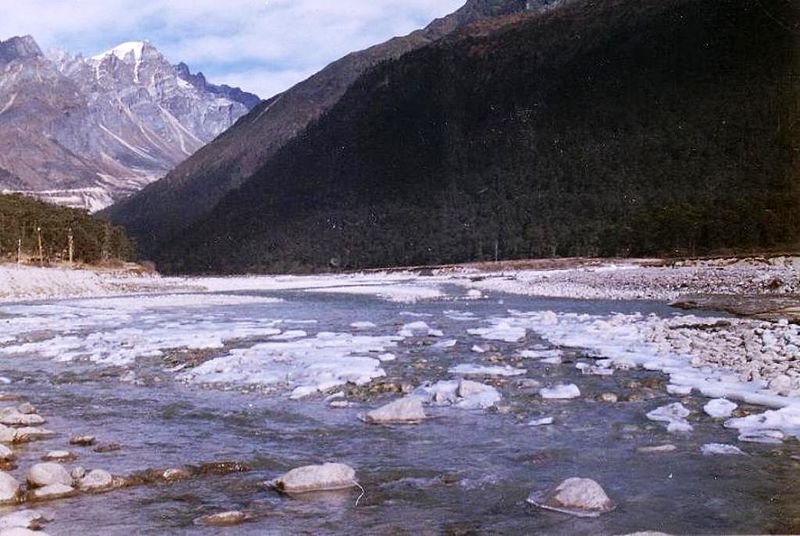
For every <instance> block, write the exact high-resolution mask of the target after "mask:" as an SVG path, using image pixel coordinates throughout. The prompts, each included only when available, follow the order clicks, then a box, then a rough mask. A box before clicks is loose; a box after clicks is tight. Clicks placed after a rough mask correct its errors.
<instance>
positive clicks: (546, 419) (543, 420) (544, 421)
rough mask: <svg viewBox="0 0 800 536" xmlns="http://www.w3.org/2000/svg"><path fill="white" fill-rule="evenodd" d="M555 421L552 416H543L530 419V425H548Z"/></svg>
mask: <svg viewBox="0 0 800 536" xmlns="http://www.w3.org/2000/svg"><path fill="white" fill-rule="evenodd" d="M553 422H555V421H554V420H553V418H552V417H542V418H541V419H533V420H531V421H528V426H547V425H550V424H553Z"/></svg>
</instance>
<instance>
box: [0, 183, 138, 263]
mask: <svg viewBox="0 0 800 536" xmlns="http://www.w3.org/2000/svg"><path fill="white" fill-rule="evenodd" d="M37 229H39V231H37ZM70 230H71V234H72V244H73V260H74V261H75V262H80V263H86V264H97V263H100V262H103V261H116V260H130V259H132V258H133V257H134V246H133V243H132V242H131V241H130V240H129V239H128V237H127V235H126V233H125V230H124V229H122V228H121V227H117V226H113V225H110V224H109V223H107V222H105V221H103V220H100V219H98V218H95V217H92V216H90V215H89V214H88V213H87V212H86V211H85V210H78V209H74V208H67V207H60V206H56V205H51V204H48V203H44V202H42V201H37V200H35V199H31V198H28V197H24V196H22V195H18V194H15V195H0V259H2V260H6V261H16V260H17V248H18V246H21V253H22V260H23V262H31V263H36V264H38V263H39V262H40V260H41V262H42V263H46V264H49V263H55V262H63V261H67V260H69V236H70ZM40 235H41V242H42V254H43V255H42V256H43V257H44V258H43V259H40V256H39V236H40ZM20 240H21V244H20V242H19V241H20Z"/></svg>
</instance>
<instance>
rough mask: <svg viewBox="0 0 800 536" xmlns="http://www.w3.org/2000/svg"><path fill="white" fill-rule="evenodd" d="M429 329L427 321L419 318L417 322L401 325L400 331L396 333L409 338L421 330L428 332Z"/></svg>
mask: <svg viewBox="0 0 800 536" xmlns="http://www.w3.org/2000/svg"><path fill="white" fill-rule="evenodd" d="M430 329H431V327H430V326H429V325H428V324H427V323H425V322H423V321H421V320H420V321H418V322H410V323H408V324H405V325H403V327H402V328H400V331H399V332H398V333H397V334H398V335H399V336H401V337H404V338H409V337H413V336H414V335H417V334H419V333H421V332H425V333H428V332H429V331H430Z"/></svg>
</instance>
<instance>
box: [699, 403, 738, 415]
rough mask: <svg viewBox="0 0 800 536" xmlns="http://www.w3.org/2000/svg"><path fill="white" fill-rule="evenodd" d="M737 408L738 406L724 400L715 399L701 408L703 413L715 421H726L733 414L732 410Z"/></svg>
mask: <svg viewBox="0 0 800 536" xmlns="http://www.w3.org/2000/svg"><path fill="white" fill-rule="evenodd" d="M737 407H739V406H737V405H736V404H734V403H733V402H731V401H730V400H725V399H724V398H715V399H714V400H711V401H709V402H708V403H707V404H706V405H705V406H703V411H705V412H706V413H707V414H708V415H710V416H711V417H714V418H715V419H727V418H728V417H730V416H731V415H732V414H733V410H735V409H736V408H737Z"/></svg>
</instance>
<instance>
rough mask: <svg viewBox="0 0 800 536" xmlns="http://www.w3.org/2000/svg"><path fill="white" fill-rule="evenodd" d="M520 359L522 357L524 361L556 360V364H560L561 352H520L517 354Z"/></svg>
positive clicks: (555, 349)
mask: <svg viewBox="0 0 800 536" xmlns="http://www.w3.org/2000/svg"><path fill="white" fill-rule="evenodd" d="M517 353H518V354H519V355H520V357H524V358H525V359H552V358H554V357H555V358H558V362H559V363H560V362H561V355H562V354H563V352H562V351H561V350H559V349H557V348H553V349H550V350H520V351H519V352H517Z"/></svg>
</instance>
